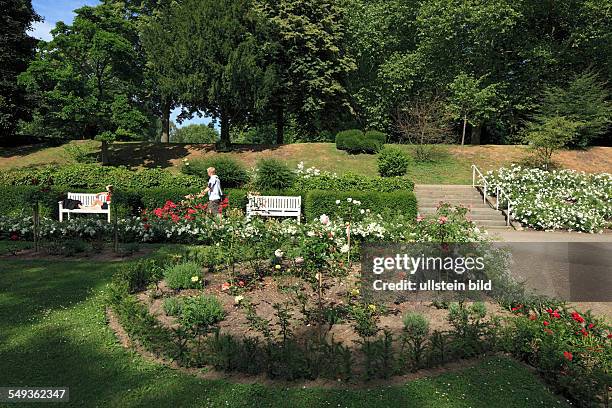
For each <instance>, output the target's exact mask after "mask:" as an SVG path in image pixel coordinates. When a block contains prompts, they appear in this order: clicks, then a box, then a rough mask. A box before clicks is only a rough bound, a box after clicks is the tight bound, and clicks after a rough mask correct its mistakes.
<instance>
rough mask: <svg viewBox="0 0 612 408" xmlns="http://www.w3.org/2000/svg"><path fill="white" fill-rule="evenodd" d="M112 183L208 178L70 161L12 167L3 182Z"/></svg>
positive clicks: (173, 184) (191, 184) (194, 182)
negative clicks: (68, 162) (47, 164)
mask: <svg viewBox="0 0 612 408" xmlns="http://www.w3.org/2000/svg"><path fill="white" fill-rule="evenodd" d="M109 184H112V185H113V186H114V187H115V189H116V190H119V189H144V188H156V187H160V188H161V187H163V188H194V189H197V188H201V187H202V186H203V185H205V184H206V179H202V178H199V177H195V176H188V175H184V174H179V175H174V174H172V173H170V172H169V171H167V170H163V169H159V168H157V169H145V170H139V171H133V170H129V169H127V168H125V167H111V166H104V167H103V166H99V165H95V164H68V165H64V166H42V167H32V168H22V169H19V168H18V169H12V170H9V171H6V172H3V173H2V174H0V185H54V186H63V187H67V188H73V189H97V190H99V191H102V190H104V187H105V186H107V185H109Z"/></svg>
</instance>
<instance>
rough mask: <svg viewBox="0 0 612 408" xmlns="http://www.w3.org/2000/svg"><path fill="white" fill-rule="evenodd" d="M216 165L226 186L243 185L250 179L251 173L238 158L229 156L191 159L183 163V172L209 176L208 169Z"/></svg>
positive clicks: (218, 173) (203, 176) (222, 183)
mask: <svg viewBox="0 0 612 408" xmlns="http://www.w3.org/2000/svg"><path fill="white" fill-rule="evenodd" d="M209 167H214V168H215V169H216V170H217V175H218V176H219V178H220V179H221V185H222V186H223V187H224V188H233V187H241V186H243V185H244V184H246V183H247V182H248V181H249V173H248V172H247V170H246V168H245V167H244V166H243V165H242V164H241V163H240V162H238V161H237V160H235V159H233V158H231V157H228V156H215V157H211V158H207V159H196V160H189V161H185V162H184V163H183V166H182V167H181V172H183V173H184V174H189V175H193V176H198V177H202V178H208V173H207V169H208V168H209Z"/></svg>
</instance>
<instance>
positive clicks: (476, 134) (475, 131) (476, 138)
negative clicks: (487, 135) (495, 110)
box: [470, 125, 482, 145]
mask: <svg viewBox="0 0 612 408" xmlns="http://www.w3.org/2000/svg"><path fill="white" fill-rule="evenodd" d="M481 134H482V125H476V126H473V127H472V137H471V140H470V143H471V144H473V145H479V144H480V135H481Z"/></svg>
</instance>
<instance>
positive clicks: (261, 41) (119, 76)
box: [0, 0, 612, 147]
mask: <svg viewBox="0 0 612 408" xmlns="http://www.w3.org/2000/svg"><path fill="white" fill-rule="evenodd" d="M2 4H4V3H2ZM5 9H6V10H7V13H5V16H4V17H3V19H4V20H3V21H4V22H5V26H4V27H3V29H4V30H5V31H6V32H7V38H10V39H11V41H8V42H6V43H2V44H1V45H0V46H2V47H7V48H6V50H5V49H3V50H2V51H3V53H2V55H3V57H4V56H5V55H11V53H15V52H17V51H14V50H20V51H19V52H20V53H21V54H18V55H19V56H20V57H19V58H16V59H10V58H9V60H7V61H5V63H4V66H5V67H10V69H9V68H6V69H4V70H3V71H1V75H2V78H0V89H1V90H2V93H1V94H0V129H2V131H3V132H4V133H5V134H6V133H7V132H9V133H10V132H12V131H13V130H14V129H15V128H18V130H19V132H21V133H23V134H32V135H37V136H39V137H41V138H49V137H51V138H55V139H58V140H66V139H71V138H102V139H104V140H114V139H116V138H124V139H125V138H133V139H143V140H160V141H169V140H170V112H171V110H172V109H174V108H177V107H180V108H181V109H182V114H181V116H180V118H181V119H185V118H188V117H190V116H191V115H195V114H198V115H199V114H204V115H206V116H208V117H210V118H211V119H212V120H213V121H214V122H215V123H216V124H218V125H220V129H221V132H220V139H221V141H222V142H223V144H228V143H230V142H231V141H232V140H230V139H231V138H232V137H233V138H240V137H243V136H244V135H245V134H250V133H249V132H251V131H252V130H253V131H254V134H257V137H256V138H254V139H253V140H255V139H256V140H260V141H265V142H269V141H272V140H274V139H275V141H276V142H277V143H283V142H285V139H287V140H301V141H308V140H311V141H312V140H321V139H328V138H329V135H331V136H332V138H333V135H334V134H335V133H337V132H338V131H340V130H344V129H349V128H355V127H360V128H363V129H376V130H380V131H385V132H386V133H387V134H388V135H389V139H390V140H392V141H401V140H405V139H406V138H405V134H404V133H405V132H403V131H401V130H400V129H405V128H406V126H407V122H406V120H408V122H410V121H411V120H412V119H409V117H413V116H414V114H415V112H417V111H419V112H421V111H427V112H429V111H430V108H431V107H435V108H436V109H443V110H444V112H435V113H431V115H433V116H435V117H436V118H442V119H441V121H443V122H445V123H441V122H440V123H438V121H437V122H436V123H437V124H436V126H435V127H434V128H436V129H441V130H442V129H443V130H444V133H445V134H444V135H443V136H444V137H443V138H442V137H433V138H432V140H442V139H444V140H449V137H448V136H449V135H451V136H452V137H451V140H454V141H456V142H460V141H465V139H466V134H467V132H468V131H469V132H471V138H470V141H471V142H472V143H480V142H481V141H483V142H488V143H512V142H516V141H522V137H521V135H522V134H523V132H524V130H525V128H527V127H529V126H531V125H530V123H531V122H533V120H534V115H545V116H547V117H556V116H558V117H563V118H565V120H568V121H571V122H575V123H578V122H580V123H581V125H580V126H579V127H578V128H577V130H576V132H575V133H576V137H575V138H574V139H572V141H570V142H569V143H570V144H571V145H573V146H578V147H583V146H586V145H588V144H590V143H609V140H610V138H609V136H610V126H609V123H610V114H609V112H610V102H609V96H610V79H611V75H612V68H611V67H612V63H611V61H612V29H611V28H610V27H612V0H567V1H563V2H559V1H555V0H522V1H518V2H517V1H508V0H486V1H485V0H426V1H421V0H216V1H213V0H104V1H102V3H101V4H99V5H97V6H94V7H83V8H80V9H78V10H76V17H75V20H74V21H73V22H72V23H71V24H65V23H62V22H59V23H58V24H57V25H56V27H55V29H54V30H53V32H52V35H53V39H52V40H51V41H49V42H48V43H46V42H40V43H39V45H38V49H37V52H36V55H35V56H34V57H33V55H32V51H33V47H34V46H35V44H36V42H34V41H33V40H32V39H31V38H29V37H28V36H27V34H26V31H27V29H28V27H29V24H31V22H32V21H34V20H35V19H36V18H37V17H36V16H35V14H33V12H32V10H31V6H30V5H29V2H24V1H22V0H19V1H13V2H9V3H8V5H7V6H6V7H5ZM11 47H12V48H11ZM26 65H27V70H26ZM24 70H25V71H26V72H25V73H22V74H21V75H20V76H19V83H20V84H21V85H22V86H23V87H24V88H25V90H26V92H25V93H23V92H22V91H20V90H19V89H20V88H19V86H18V84H17V83H16V81H15V79H14V78H16V77H17V74H18V73H19V72H21V71H24ZM585 73H586V74H585ZM11 78H12V79H11ZM20 92H21V93H20ZM431 95H435V98H434V99H435V103H433V104H431V103H429V102H431V101H430V97H431ZM28 100H34V101H36V103H35V104H34V105H35V109H34V110H33V114H32V115H31V118H30V115H29V108H28V106H34V105H28V103H27V101H28ZM411 105H418V106H417V109H411ZM424 105H427V109H424V110H423V109H422V108H423V107H424ZM398 112H403V113H402V114H398ZM448 114H450V115H448ZM428 115H429V116H431V115H430V114H429V113H428ZM417 116H422V115H420V114H419V115H417ZM433 116H432V117H433ZM398 121H401V122H402V123H398ZM160 123H161V126H160V125H159V124H160ZM541 123H544V122H541ZM547 123H548V122H547ZM285 128H287V129H290V134H289V136H288V137H285ZM270 129H275V130H276V135H275V138H274V134H273V131H272V133H271V132H270V131H269V130H270ZM402 132H403V133H402ZM264 133H265V134H264ZM232 135H233V136H232ZM237 135H238V136H237ZM240 135H243V136H240ZM322 135H325V137H323V136H322ZM236 140H238V139H236Z"/></svg>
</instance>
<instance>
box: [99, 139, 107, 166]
mask: <svg viewBox="0 0 612 408" xmlns="http://www.w3.org/2000/svg"><path fill="white" fill-rule="evenodd" d="M100 161H101V162H102V165H103V166H106V165H107V164H108V142H107V141H106V140H103V141H102V146H101V148H100Z"/></svg>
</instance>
